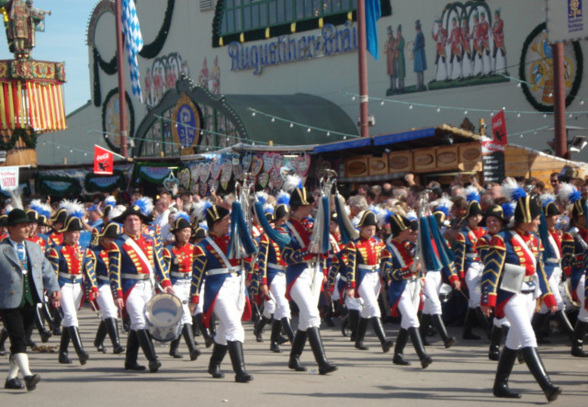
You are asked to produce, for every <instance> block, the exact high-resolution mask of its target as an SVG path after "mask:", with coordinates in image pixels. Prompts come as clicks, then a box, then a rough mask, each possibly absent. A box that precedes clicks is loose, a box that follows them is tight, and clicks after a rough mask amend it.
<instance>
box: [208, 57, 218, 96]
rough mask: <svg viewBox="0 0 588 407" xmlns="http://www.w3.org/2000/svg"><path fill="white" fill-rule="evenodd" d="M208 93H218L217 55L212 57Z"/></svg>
mask: <svg viewBox="0 0 588 407" xmlns="http://www.w3.org/2000/svg"><path fill="white" fill-rule="evenodd" d="M208 82H209V83H210V89H209V90H210V93H212V94H213V95H220V67H219V66H218V56H215V57H214V63H213V65H212V72H211V73H210V79H209V81H208Z"/></svg>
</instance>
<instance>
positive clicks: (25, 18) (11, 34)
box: [0, 0, 51, 59]
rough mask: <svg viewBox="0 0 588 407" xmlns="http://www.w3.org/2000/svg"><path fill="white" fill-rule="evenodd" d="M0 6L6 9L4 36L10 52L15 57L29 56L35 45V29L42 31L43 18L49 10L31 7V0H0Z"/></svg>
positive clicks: (43, 27)
mask: <svg viewBox="0 0 588 407" xmlns="http://www.w3.org/2000/svg"><path fill="white" fill-rule="evenodd" d="M0 8H4V10H6V11H7V16H5V18H8V21H7V23H8V24H6V22H5V27H6V38H7V40H8V47H9V49H10V52H13V53H14V55H15V57H16V58H25V59H26V58H29V57H30V54H31V50H32V49H33V48H34V47H35V31H44V30H45V26H44V19H45V15H46V14H51V12H50V11H43V10H39V9H36V8H33V2H32V1H31V0H26V1H25V0H10V1H8V2H6V1H0Z"/></svg>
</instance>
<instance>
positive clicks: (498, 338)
mask: <svg viewBox="0 0 588 407" xmlns="http://www.w3.org/2000/svg"><path fill="white" fill-rule="evenodd" d="M503 338H504V331H503V329H502V327H497V326H496V325H492V331H491V332H490V348H489V349H488V359H490V360H499V359H500V356H499V354H500V345H502V339H503Z"/></svg>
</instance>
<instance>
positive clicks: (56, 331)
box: [51, 310, 62, 336]
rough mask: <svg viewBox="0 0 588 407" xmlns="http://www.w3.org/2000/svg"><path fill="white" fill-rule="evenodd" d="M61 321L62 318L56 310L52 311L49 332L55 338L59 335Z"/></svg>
mask: <svg viewBox="0 0 588 407" xmlns="http://www.w3.org/2000/svg"><path fill="white" fill-rule="evenodd" d="M61 321H62V318H61V315H60V314H59V312H57V310H53V324H52V325H51V331H52V332H53V335H55V336H57V335H61Z"/></svg>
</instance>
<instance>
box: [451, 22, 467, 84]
mask: <svg viewBox="0 0 588 407" xmlns="http://www.w3.org/2000/svg"><path fill="white" fill-rule="evenodd" d="M451 24H452V27H451V33H450V34H449V39H448V40H447V41H448V42H449V44H450V45H451V58H449V64H450V65H451V74H450V76H449V78H450V79H453V67H454V65H453V60H454V59H457V67H458V69H459V70H460V71H459V76H458V79H461V78H462V75H463V71H462V67H461V58H462V55H463V49H462V43H463V40H462V39H461V35H462V31H461V28H460V27H459V25H458V24H457V18H456V17H453V18H452V19H451Z"/></svg>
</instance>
